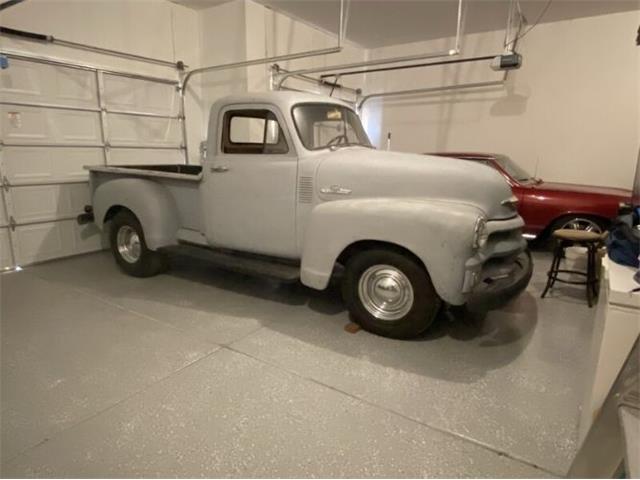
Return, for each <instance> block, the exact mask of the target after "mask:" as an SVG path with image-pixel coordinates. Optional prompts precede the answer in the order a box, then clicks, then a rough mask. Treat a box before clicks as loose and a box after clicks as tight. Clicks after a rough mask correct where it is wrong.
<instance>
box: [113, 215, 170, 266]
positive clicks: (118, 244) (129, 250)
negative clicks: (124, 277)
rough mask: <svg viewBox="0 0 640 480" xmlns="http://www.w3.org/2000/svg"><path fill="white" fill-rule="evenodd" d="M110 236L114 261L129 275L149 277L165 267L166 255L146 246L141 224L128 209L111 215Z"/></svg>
mask: <svg viewBox="0 0 640 480" xmlns="http://www.w3.org/2000/svg"><path fill="white" fill-rule="evenodd" d="M110 237H111V238H110V240H111V252H112V253H113V256H114V258H115V260H116V263H117V264H118V265H119V266H120V268H122V270H124V271H125V272H126V273H128V274H129V275H132V276H134V277H151V276H153V275H157V274H158V273H160V272H162V271H163V270H165V269H166V268H167V259H166V257H165V256H164V255H163V254H161V253H159V252H154V251H153V250H149V249H148V248H147V244H146V242H145V239H144V232H143V231H142V226H141V225H140V222H139V221H138V218H137V217H136V216H135V215H134V214H133V213H132V212H130V211H129V210H122V211H120V212H118V213H117V214H116V215H115V217H113V220H112V222H111V232H110Z"/></svg>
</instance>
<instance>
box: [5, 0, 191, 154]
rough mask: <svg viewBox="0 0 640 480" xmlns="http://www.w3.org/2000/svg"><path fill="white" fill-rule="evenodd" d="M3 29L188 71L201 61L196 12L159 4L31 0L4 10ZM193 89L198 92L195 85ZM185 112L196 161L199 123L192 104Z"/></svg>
mask: <svg viewBox="0 0 640 480" xmlns="http://www.w3.org/2000/svg"><path fill="white" fill-rule="evenodd" d="M2 25H3V26H5V27H11V28H16V29H21V30H27V31H33V32H37V33H43V34H48V35H53V36H54V37H57V38H59V39H62V40H69V41H73V42H78V43H84V44H88V45H94V46H97V47H102V48H108V49H113V50H119V51H124V52H127V53H133V54H136V55H143V56H147V57H153V58H158V59H162V60H167V61H170V62H176V61H178V60H182V61H183V62H185V63H186V64H187V65H189V67H190V68H194V67H197V66H199V65H200V61H201V59H200V35H199V16H198V13H197V12H196V11H194V10H192V9H189V8H186V7H183V6H180V5H176V4H173V3H170V2H166V1H161V0H136V1H131V0H92V1H91V2H82V1H77V0H29V1H28V2H23V3H20V4H18V5H16V6H13V7H11V8H9V9H7V10H5V11H3V12H2ZM0 42H1V43H0V47H1V48H2V49H3V50H5V49H6V50H8V51H14V52H25V53H30V54H35V55H41V56H47V57H53V58H59V59H63V60H68V61H75V62H84V63H86V64H89V65H92V66H97V67H102V68H110V69H114V70H123V71H128V72H135V73H140V74H146V75H153V76H158V77H163V78H172V79H178V74H177V70H176V69H175V68H171V67H164V66H161V65H154V64H149V63H145V62H138V61H132V60H127V59H123V58H118V57H114V56H111V55H101V54H96V53H93V52H89V51H83V50H77V49H71V48H65V47H59V46H54V45H50V44H39V43H34V42H29V41H21V40H16V39H14V38H13V37H0ZM193 88H198V87H197V84H196V83H194V87H193ZM187 98H189V97H187ZM194 111H195V114H193V112H194ZM187 112H188V113H189V112H191V113H192V114H191V115H188V116H187V129H188V130H189V131H190V132H193V134H192V135H191V136H190V137H189V151H190V156H191V157H192V158H193V157H194V156H195V159H196V160H197V158H198V144H199V139H200V137H201V129H202V121H201V114H200V111H199V110H198V106H197V105H195V104H192V100H191V99H190V100H189V102H188V105H187Z"/></svg>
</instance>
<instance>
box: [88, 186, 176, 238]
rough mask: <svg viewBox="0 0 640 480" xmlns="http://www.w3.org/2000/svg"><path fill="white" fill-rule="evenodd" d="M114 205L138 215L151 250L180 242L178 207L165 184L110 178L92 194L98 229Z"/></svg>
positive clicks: (101, 226)
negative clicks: (177, 234)
mask: <svg viewBox="0 0 640 480" xmlns="http://www.w3.org/2000/svg"><path fill="white" fill-rule="evenodd" d="M112 207H124V208H127V209H129V210H131V211H132V212H133V214H134V215H135V216H136V217H138V220H139V221H140V225H141V226H142V229H143V231H144V236H145V240H146V243H147V247H149V248H150V249H151V250H155V249H158V248H160V247H164V246H167V245H174V244H176V243H177V239H176V233H177V231H178V228H179V225H178V209H177V207H176V204H175V201H174V200H173V197H172V196H171V194H170V193H169V191H168V190H167V189H166V187H164V186H163V185H162V184H160V183H158V182H155V181H152V180H147V179H143V178H116V179H113V180H108V181H106V182H104V183H102V184H100V185H99V186H98V187H97V188H96V190H95V192H94V194H93V212H94V217H95V223H96V225H97V226H98V227H99V228H101V229H103V228H104V224H105V221H106V220H107V219H106V215H107V212H109V210H110V209H111V208H112Z"/></svg>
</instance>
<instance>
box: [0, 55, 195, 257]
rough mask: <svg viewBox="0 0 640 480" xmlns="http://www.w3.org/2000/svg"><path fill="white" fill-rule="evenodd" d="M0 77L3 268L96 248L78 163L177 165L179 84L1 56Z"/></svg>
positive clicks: (180, 148) (180, 151)
mask: <svg viewBox="0 0 640 480" xmlns="http://www.w3.org/2000/svg"><path fill="white" fill-rule="evenodd" d="M8 57H9V68H7V69H4V70H2V71H1V73H0V116H1V118H2V122H0V125H1V132H0V133H1V139H2V146H1V147H2V149H1V151H0V175H1V179H2V205H0V207H2V208H1V209H0V248H1V249H2V250H1V252H0V268H6V267H11V266H14V265H27V264H29V263H34V262H39V261H43V260H49V259H52V258H56V257H63V256H67V255H73V254H77V253H83V252H89V251H94V250H99V249H101V248H103V247H104V245H105V242H104V239H103V238H102V236H101V235H100V233H99V232H98V230H97V229H96V228H95V226H94V225H92V224H90V225H83V226H79V225H77V223H76V221H75V217H76V216H77V215H78V214H79V213H81V212H82V210H83V207H84V205H87V204H89V203H90V200H89V188H88V175H87V172H86V171H85V170H84V168H83V167H84V166H85V165H105V164H108V165H118V164H120V165H121V164H128V165H131V164H148V163H184V162H185V152H184V136H183V129H182V121H183V119H182V117H181V111H180V101H179V100H180V98H179V95H178V92H177V89H176V85H177V81H175V80H165V79H153V78H151V77H146V76H143V75H132V74H122V73H117V72H107V71H102V70H99V69H95V68H91V67H84V66H78V65H70V64H66V63H64V62H59V61H55V60H47V59H35V58H28V57H25V56H21V55H8Z"/></svg>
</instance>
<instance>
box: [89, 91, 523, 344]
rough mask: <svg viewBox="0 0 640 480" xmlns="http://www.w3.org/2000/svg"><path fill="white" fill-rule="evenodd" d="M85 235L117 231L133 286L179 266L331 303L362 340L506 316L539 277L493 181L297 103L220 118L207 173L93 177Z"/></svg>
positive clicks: (115, 244) (325, 107)
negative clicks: (178, 259)
mask: <svg viewBox="0 0 640 480" xmlns="http://www.w3.org/2000/svg"><path fill="white" fill-rule="evenodd" d="M87 168H88V169H89V170H90V184H91V190H92V205H88V206H87V207H86V208H85V212H86V213H85V214H83V215H80V216H79V218H78V221H79V222H87V221H94V222H95V223H96V225H97V226H98V227H100V228H108V229H109V234H110V240H111V249H112V251H113V255H114V257H115V259H116V261H117V263H118V264H119V265H120V267H121V268H122V269H123V270H124V271H125V272H126V273H128V274H130V275H135V276H140V277H146V276H151V275H155V274H157V273H159V272H162V271H163V270H164V269H165V268H166V267H167V264H168V262H167V254H168V253H169V252H171V251H173V250H177V251H180V252H182V253H184V254H189V255H196V256H199V257H202V258H206V259H207V260H209V261H211V262H212V263H214V264H217V265H218V266H221V267H223V268H226V269H234V270H238V271H241V272H244V273H257V274H262V275H269V276H271V277H276V278H279V279H282V280H290V281H301V282H302V283H303V284H304V285H307V286H308V287H311V288H314V289H319V290H322V289H325V288H326V287H327V285H328V284H329V281H330V280H331V278H332V276H334V275H336V274H338V273H339V275H340V276H341V277H342V280H341V281H342V292H343V296H344V300H345V302H346V304H347V306H348V308H349V311H350V312H351V314H352V316H353V318H354V319H355V320H356V321H357V322H359V323H360V324H361V325H362V327H363V328H365V329H367V330H369V331H371V332H374V333H377V334H380V335H384V336H388V337H394V338H411V337H415V336H417V335H419V334H421V333H422V332H424V331H425V330H426V329H427V328H428V327H429V325H430V324H431V323H432V321H433V320H434V318H435V316H436V314H437V313H438V311H439V309H440V307H441V305H442V304H443V302H444V303H446V304H449V305H463V304H465V303H466V302H467V301H468V299H469V298H470V296H471V295H472V294H476V293H477V292H478V291H484V292H483V293H482V295H488V296H490V297H491V298H494V299H498V300H507V299H509V298H511V297H513V296H514V295H516V294H518V293H520V292H521V291H522V290H523V289H524V288H525V287H526V285H527V284H528V282H529V279H530V277H531V268H532V267H531V258H530V255H529V253H528V251H527V250H526V243H525V240H524V239H523V237H522V234H521V229H522V226H523V221H522V219H521V218H520V217H519V216H518V214H517V211H516V200H515V198H514V197H513V196H512V194H511V191H510V189H509V186H508V185H507V184H506V183H505V182H504V180H503V179H502V177H501V176H500V175H499V174H498V173H497V172H495V171H494V170H493V169H492V168H488V167H486V166H483V165H475V164H472V163H467V162H452V161H450V160H447V159H443V158H439V157H433V156H426V157H425V156H423V155H415V154H407V153H392V152H388V151H380V150H376V149H374V148H373V147H372V146H371V144H370V142H369V139H368V138H367V135H366V133H365V131H364V129H363V127H362V125H361V123H360V119H359V118H358V115H357V114H356V113H355V112H354V111H353V110H352V108H351V107H350V106H349V105H348V104H346V103H343V102H341V101H339V100H337V99H334V98H330V97H323V96H318V95H311V94H302V93H296V92H270V93H255V94H252V93H248V94H243V95H236V96H231V97H227V98H224V99H222V100H220V101H218V102H217V103H215V104H214V105H213V107H212V108H211V113H210V119H209V131H208V142H207V155H206V159H205V160H204V161H203V164H202V166H199V165H129V166H91V167H87Z"/></svg>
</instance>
